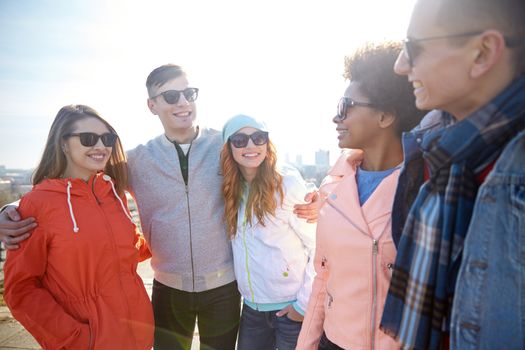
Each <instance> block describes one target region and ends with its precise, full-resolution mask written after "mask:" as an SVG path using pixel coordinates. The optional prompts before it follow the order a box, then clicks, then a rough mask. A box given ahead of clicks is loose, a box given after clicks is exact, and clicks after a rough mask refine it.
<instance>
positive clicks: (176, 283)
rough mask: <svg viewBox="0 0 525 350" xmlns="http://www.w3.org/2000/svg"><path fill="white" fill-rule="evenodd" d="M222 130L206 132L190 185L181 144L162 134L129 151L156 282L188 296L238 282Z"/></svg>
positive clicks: (198, 142) (193, 158)
mask: <svg viewBox="0 0 525 350" xmlns="http://www.w3.org/2000/svg"><path fill="white" fill-rule="evenodd" d="M221 148H222V138H221V135H220V133H219V132H218V131H216V130H212V129H205V128H201V129H200V132H199V135H198V136H197V138H196V139H195V140H194V141H193V142H192V145H191V148H190V150H189V153H188V167H189V169H188V185H187V186H186V185H185V183H184V179H183V177H182V173H181V169H180V165H179V158H178V155H177V150H176V149H175V146H174V145H173V144H172V143H171V142H170V141H169V140H168V139H167V138H166V136H165V135H160V136H158V137H156V138H154V139H153V140H151V141H149V142H148V143H147V144H146V145H140V146H138V147H137V148H135V149H133V150H131V151H129V152H128V162H129V172H130V189H131V192H132V194H133V195H134V197H135V200H136V201H137V206H138V209H139V214H140V220H141V224H142V229H143V231H144V236H145V237H146V240H147V242H148V244H149V246H150V249H151V252H152V255H153V258H152V260H151V265H152V268H153V270H154V273H155V279H156V280H157V281H159V282H161V283H162V284H165V285H167V286H170V287H172V288H176V289H179V290H183V291H187V292H201V291H205V290H209V289H213V288H217V287H220V286H223V285H225V284H227V283H230V282H232V281H234V280H235V275H234V270H233V259H232V252H231V245H230V242H229V240H228V238H227V234H226V227H225V224H224V221H223V214H224V203H223V199H222V193H221V184H222V175H221V173H220V151H221Z"/></svg>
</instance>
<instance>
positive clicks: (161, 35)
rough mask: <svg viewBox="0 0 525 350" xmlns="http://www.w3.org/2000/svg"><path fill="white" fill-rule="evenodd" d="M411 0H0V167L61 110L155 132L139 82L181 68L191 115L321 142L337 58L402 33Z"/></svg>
mask: <svg viewBox="0 0 525 350" xmlns="http://www.w3.org/2000/svg"><path fill="white" fill-rule="evenodd" d="M414 1H415V0H395V1H392V0H325V1H319V0H317V1H311V0H264V1H262V0H257V1H255V0H220V1H217V0H201V1H198V0H185V1H181V0H147V1H145V0H144V1H133V0H111V1H107V0H39V1H34V0H12V1H9V0H0V33H1V35H0V102H1V103H0V165H6V166H7V167H9V168H31V167H34V166H36V164H37V162H38V160H39V158H40V156H41V152H42V149H43V146H44V143H45V140H46V137H47V133H48V131H49V127H50V125H51V122H52V121H53V119H54V117H55V115H56V113H57V112H58V110H59V109H60V108H61V107H62V106H64V105H66V104H71V103H82V104H87V105H90V106H91V107H93V108H95V109H96V110H98V111H99V112H100V113H101V114H102V116H104V117H105V118H106V119H107V120H108V121H109V122H110V123H111V124H112V125H113V126H114V127H115V128H116V129H117V131H118V132H119V134H120V137H121V139H122V141H123V143H124V147H125V148H126V149H131V148H133V147H135V146H136V145H138V144H140V143H145V142H147V141H148V140H149V139H151V138H153V137H155V136H157V135H159V134H161V133H162V127H161V124H160V122H159V120H158V118H157V117H156V116H153V115H152V114H151V113H150V112H149V110H148V109H147V106H146V89H145V85H144V84H145V80H146V77H147V75H148V74H149V72H150V71H151V70H152V69H154V68H156V67H157V66H159V65H162V64H164V63H176V64H180V65H182V66H183V67H184V68H185V70H186V71H187V72H188V73H189V80H190V84H191V85H192V86H195V87H198V88H199V89H200V92H199V99H198V100H197V109H198V114H197V118H198V120H199V124H204V125H208V126H211V127H214V128H217V129H220V128H222V125H223V123H224V122H225V121H226V120H227V119H228V118H229V117H231V116H233V115H235V114H238V113H244V114H250V115H253V116H255V117H257V118H260V119H263V120H266V121H267V123H268V124H269V127H270V137H271V138H272V139H273V140H274V141H275V143H276V144H277V147H278V151H279V153H280V154H281V155H282V156H283V157H284V155H285V154H286V153H288V154H290V159H291V160H294V159H295V155H296V154H298V153H299V154H303V162H304V163H313V160H314V152H315V151H316V150H318V149H328V150H330V153H331V162H333V161H335V159H336V157H337V156H336V154H337V153H338V148H337V134H336V132H335V125H334V124H333V123H332V122H331V118H332V117H333V115H334V114H335V111H336V104H337V101H338V100H339V98H340V96H342V94H343V92H344V89H345V87H346V82H345V81H344V79H343V77H342V73H343V70H344V65H343V62H344V56H345V55H346V54H349V53H351V52H352V50H353V49H354V48H355V47H356V46H359V45H360V44H362V43H363V42H365V41H367V40H381V39H395V40H398V39H399V40H400V39H402V38H403V37H404V36H405V32H406V26H407V24H408V19H409V16H410V12H411V9H412V6H413V4H414Z"/></svg>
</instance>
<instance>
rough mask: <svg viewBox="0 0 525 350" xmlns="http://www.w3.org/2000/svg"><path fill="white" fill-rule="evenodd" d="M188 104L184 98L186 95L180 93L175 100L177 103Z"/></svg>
mask: <svg viewBox="0 0 525 350" xmlns="http://www.w3.org/2000/svg"><path fill="white" fill-rule="evenodd" d="M187 104H189V102H188V100H187V99H186V96H184V94H182V93H181V94H180V96H179V100H178V101H177V105H187Z"/></svg>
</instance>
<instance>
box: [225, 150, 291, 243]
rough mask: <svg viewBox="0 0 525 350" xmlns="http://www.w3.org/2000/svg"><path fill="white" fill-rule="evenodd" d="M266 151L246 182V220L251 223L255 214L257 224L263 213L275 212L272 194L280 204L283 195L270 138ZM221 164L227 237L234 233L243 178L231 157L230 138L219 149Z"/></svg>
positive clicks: (274, 199)
mask: <svg viewBox="0 0 525 350" xmlns="http://www.w3.org/2000/svg"><path fill="white" fill-rule="evenodd" d="M267 147H268V148H267V150H268V151H267V154H266V158H265V159H264V161H263V162H262V163H261V165H259V167H258V168H257V174H256V175H255V178H254V179H253V181H252V183H251V185H250V194H249V196H248V203H247V204H246V221H247V222H249V223H250V224H251V223H252V215H255V217H256V218H257V220H258V221H259V223H260V224H261V225H263V226H264V225H265V224H264V219H265V216H266V215H275V209H276V208H277V201H276V198H275V193H278V194H279V198H280V203H279V205H282V203H283V198H284V191H283V178H282V176H281V174H279V173H278V172H277V170H276V163H277V154H276V152H275V147H274V145H273V144H272V142H271V141H268V144H267ZM221 167H222V174H223V176H224V180H223V182H222V195H223V197H224V219H225V221H226V232H227V233H228V236H229V237H230V238H233V237H234V236H235V234H236V233H237V215H238V214H237V213H238V211H239V207H240V205H241V198H242V191H243V181H244V180H243V177H242V174H241V171H240V169H239V166H238V165H237V162H236V161H235V160H234V159H233V154H232V150H231V146H230V141H228V142H226V143H225V144H224V146H223V147H222V151H221Z"/></svg>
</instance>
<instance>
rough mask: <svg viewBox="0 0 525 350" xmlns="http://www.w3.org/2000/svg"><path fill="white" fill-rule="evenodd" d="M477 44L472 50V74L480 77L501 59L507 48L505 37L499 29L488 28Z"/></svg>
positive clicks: (474, 76)
mask: <svg viewBox="0 0 525 350" xmlns="http://www.w3.org/2000/svg"><path fill="white" fill-rule="evenodd" d="M475 45H476V46H475V48H474V49H473V50H472V56H473V58H472V67H471V69H470V76H471V77H472V78H479V77H481V76H482V75H484V74H485V73H487V72H488V71H490V70H491V69H492V68H493V67H494V65H496V64H497V63H498V62H499V61H500V60H501V58H502V56H503V51H504V50H505V38H504V37H503V34H501V33H500V32H499V31H497V30H487V31H485V32H483V33H482V34H481V36H480V38H479V39H478V40H477V41H476V43H475Z"/></svg>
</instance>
